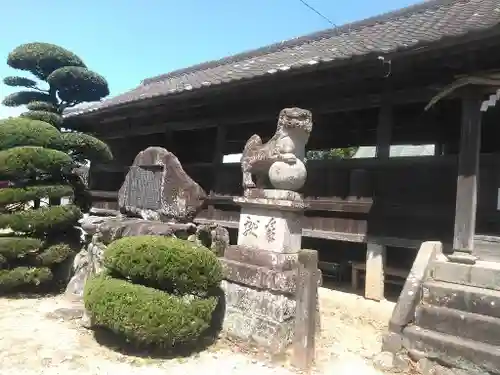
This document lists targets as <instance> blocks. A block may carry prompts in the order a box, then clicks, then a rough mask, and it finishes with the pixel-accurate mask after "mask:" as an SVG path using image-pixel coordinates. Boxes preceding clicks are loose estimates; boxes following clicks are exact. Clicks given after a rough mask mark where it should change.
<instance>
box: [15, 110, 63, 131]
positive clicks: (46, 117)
mask: <svg viewBox="0 0 500 375" xmlns="http://www.w3.org/2000/svg"><path fill="white" fill-rule="evenodd" d="M20 116H21V117H26V118H29V119H33V120H39V121H44V122H46V123H48V124H51V125H53V126H55V127H56V128H57V129H60V128H61V126H62V123H63V118H62V116H61V115H60V114H58V113H53V112H48V111H28V112H24V113H21V115H20Z"/></svg>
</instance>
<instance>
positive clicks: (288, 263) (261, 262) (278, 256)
mask: <svg viewBox="0 0 500 375" xmlns="http://www.w3.org/2000/svg"><path fill="white" fill-rule="evenodd" d="M224 258H226V259H228V260H232V261H236V262H240V263H247V264H251V265H254V266H259V267H266V268H269V269H273V270H276V271H289V270H293V269H296V268H297V267H298V264H299V254H298V253H292V254H286V253H277V252H275V251H266V250H260V249H257V248H252V247H247V246H239V245H231V246H229V247H228V248H227V249H226V251H225V252H224Z"/></svg>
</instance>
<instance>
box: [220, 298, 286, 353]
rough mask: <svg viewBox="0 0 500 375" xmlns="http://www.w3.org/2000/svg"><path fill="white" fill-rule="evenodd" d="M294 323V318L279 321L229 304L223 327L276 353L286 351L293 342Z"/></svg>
mask: <svg viewBox="0 0 500 375" xmlns="http://www.w3.org/2000/svg"><path fill="white" fill-rule="evenodd" d="M294 325H295V321H294V319H289V320H285V321H283V322H278V321H275V320H272V319H269V318H267V317H264V316H261V315H257V314H254V313H250V312H246V311H245V312H244V311H241V310H239V309H237V308H234V307H230V306H228V307H227V308H226V316H225V318H224V326H223V328H224V331H226V333H227V334H229V335H231V336H234V337H237V338H239V339H242V340H246V341H253V342H255V343H256V344H257V345H259V346H262V347H264V348H267V349H268V350H269V351H270V352H271V353H273V354H275V353H282V352H284V351H285V349H286V348H287V347H288V345H290V344H291V342H292V338H293V330H294Z"/></svg>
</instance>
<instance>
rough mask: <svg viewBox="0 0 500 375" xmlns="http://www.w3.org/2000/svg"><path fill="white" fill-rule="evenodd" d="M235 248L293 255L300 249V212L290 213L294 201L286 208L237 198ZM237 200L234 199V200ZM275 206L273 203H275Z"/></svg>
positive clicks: (301, 218) (301, 214) (301, 223)
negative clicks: (239, 209) (251, 248)
mask: <svg viewBox="0 0 500 375" xmlns="http://www.w3.org/2000/svg"><path fill="white" fill-rule="evenodd" d="M241 199H243V200H244V201H242V202H237V203H239V204H240V205H241V213H240V222H239V227H238V245H240V246H248V247H253V248H258V249H261V250H266V251H274V252H277V253H297V252H299V251H300V249H301V241H302V226H303V222H302V221H303V217H304V215H303V209H302V210H294V209H292V208H293V205H296V204H297V202H294V201H283V202H286V203H287V205H285V206H283V207H282V206H279V205H278V204H274V205H273V204H270V203H266V204H264V203H262V204H260V203H259V202H260V201H259V200H256V199H246V198H241ZM236 200H237V199H236V198H235V201H236ZM275 203H276V202H275Z"/></svg>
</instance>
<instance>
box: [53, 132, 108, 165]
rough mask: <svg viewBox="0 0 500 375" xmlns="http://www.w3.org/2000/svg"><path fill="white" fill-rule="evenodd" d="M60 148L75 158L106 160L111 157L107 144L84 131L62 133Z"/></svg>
mask: <svg viewBox="0 0 500 375" xmlns="http://www.w3.org/2000/svg"><path fill="white" fill-rule="evenodd" d="M61 138H62V148H63V150H65V151H68V152H69V153H70V154H71V155H72V156H73V158H75V159H77V160H80V161H81V160H83V159H88V160H91V161H99V162H107V161H110V160H112V159H113V154H112V153H111V150H110V149H109V147H108V145H107V144H106V143H104V142H102V141H101V140H99V139H97V138H95V137H92V136H91V135H88V134H84V133H77V132H71V133H62V134H61Z"/></svg>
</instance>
